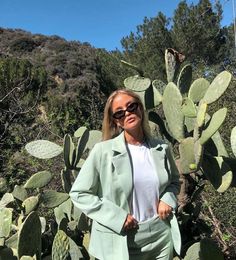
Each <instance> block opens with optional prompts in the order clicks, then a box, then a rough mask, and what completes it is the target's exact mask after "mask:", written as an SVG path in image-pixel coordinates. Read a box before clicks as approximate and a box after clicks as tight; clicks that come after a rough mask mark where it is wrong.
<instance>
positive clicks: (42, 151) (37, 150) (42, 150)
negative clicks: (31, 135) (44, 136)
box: [25, 140, 62, 159]
mask: <svg viewBox="0 0 236 260" xmlns="http://www.w3.org/2000/svg"><path fill="white" fill-rule="evenodd" d="M25 149H26V150H27V152H28V153H29V154H31V155H33V156H34V157H36V158H39V159H50V158H53V157H56V156H58V155H59V154H61V153H62V147H61V146H59V145H57V144H55V143H53V142H50V141H47V140H36V141H32V142H30V143H28V144H26V146H25Z"/></svg>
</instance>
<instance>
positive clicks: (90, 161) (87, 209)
mask: <svg viewBox="0 0 236 260" xmlns="http://www.w3.org/2000/svg"><path fill="white" fill-rule="evenodd" d="M101 150H102V147H101V146H100V145H99V144H96V145H95V146H94V148H93V149H92V151H91V152H90V154H89V156H88V158H87V159H86V161H85V163H84V165H83V166H82V168H81V170H80V172H79V175H78V176H77V178H76V180H75V182H74V184H73V186H72V188H71V191H70V197H71V200H72V202H73V203H74V205H75V206H76V207H77V208H79V209H80V210H81V211H82V212H84V213H85V214H86V215H87V216H88V217H89V218H91V219H93V220H95V221H97V222H99V223H100V224H102V225H103V226H105V227H107V228H108V229H111V230H112V231H115V232H116V233H119V234H120V233H121V232H122V228H123V225H124V222H125V220H126V217H127V214H128V213H127V212H126V211H125V210H124V209H122V208H121V207H119V206H117V205H116V204H115V203H114V202H112V201H110V200H109V199H106V198H103V197H99V196H98V188H99V185H100V178H99V174H100V160H101Z"/></svg>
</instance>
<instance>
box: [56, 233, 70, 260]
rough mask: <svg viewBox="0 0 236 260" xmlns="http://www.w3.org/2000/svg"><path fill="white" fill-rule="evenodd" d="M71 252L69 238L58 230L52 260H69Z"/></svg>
mask: <svg viewBox="0 0 236 260" xmlns="http://www.w3.org/2000/svg"><path fill="white" fill-rule="evenodd" d="M69 250H70V241H69V237H68V236H67V235H66V233H65V232H64V231H62V230H58V231H57V233H56V236H55V238H54V240H53V245H52V260H68V258H69Z"/></svg>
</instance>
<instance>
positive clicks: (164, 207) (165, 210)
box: [157, 200, 172, 219]
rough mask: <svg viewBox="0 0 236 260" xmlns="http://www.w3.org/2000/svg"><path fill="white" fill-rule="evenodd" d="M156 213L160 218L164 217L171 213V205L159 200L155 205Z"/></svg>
mask: <svg viewBox="0 0 236 260" xmlns="http://www.w3.org/2000/svg"><path fill="white" fill-rule="evenodd" d="M157 213H158V215H159V218H160V219H166V218H168V216H169V215H170V214H171V213H172V207H171V206H169V205H168V204H166V203H165V202H163V201H161V200H160V201H159V203H158V207H157Z"/></svg>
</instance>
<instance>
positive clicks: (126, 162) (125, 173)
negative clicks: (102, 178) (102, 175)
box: [112, 132, 133, 200]
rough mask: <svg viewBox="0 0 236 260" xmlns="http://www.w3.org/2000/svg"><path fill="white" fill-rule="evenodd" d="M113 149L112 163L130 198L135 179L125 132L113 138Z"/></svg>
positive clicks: (121, 184) (122, 186) (127, 196)
mask: <svg viewBox="0 0 236 260" xmlns="http://www.w3.org/2000/svg"><path fill="white" fill-rule="evenodd" d="M112 150H113V157H112V163H113V165H114V167H115V171H116V173H117V177H118V179H119V182H120V186H121V188H122V190H123V191H124V193H125V195H126V198H127V200H128V199H129V197H130V195H131V191H132V186H133V181H132V168H131V163H130V158H129V154H128V151H127V148H126V144H125V137H124V133H123V132H122V133H121V134H120V135H119V136H117V137H116V138H114V139H113V142H112Z"/></svg>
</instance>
